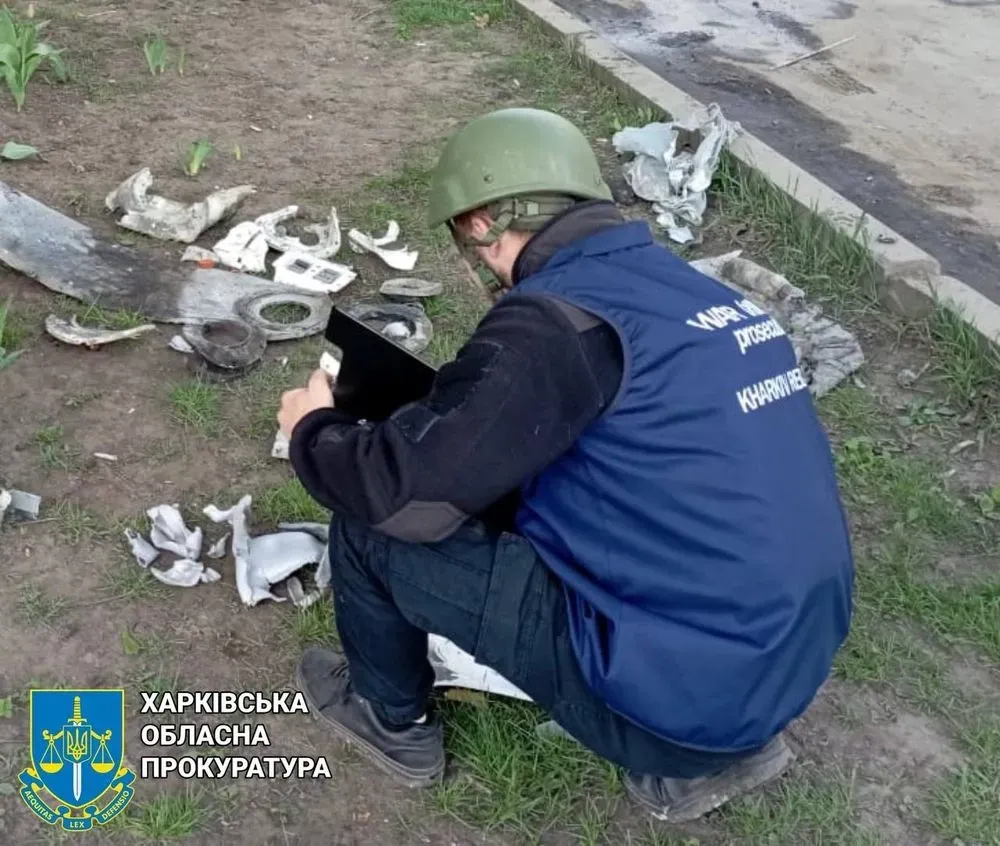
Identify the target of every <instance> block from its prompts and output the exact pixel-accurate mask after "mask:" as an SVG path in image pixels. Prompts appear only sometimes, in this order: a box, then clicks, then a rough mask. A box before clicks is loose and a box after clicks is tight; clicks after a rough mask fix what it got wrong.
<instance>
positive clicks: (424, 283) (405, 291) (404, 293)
mask: <svg viewBox="0 0 1000 846" xmlns="http://www.w3.org/2000/svg"><path fill="white" fill-rule="evenodd" d="M378 290H379V293H380V294H382V295H383V296H385V297H398V298H399V299H404V300H409V299H421V298H424V297H437V296H440V295H441V293H442V292H443V291H444V285H442V284H441V283H440V282H431V281H429V280H427V279H417V278H414V277H410V276H401V277H399V278H398V279H387V280H386V281H385V282H383V283H382V286H381V287H380V288H379V289H378Z"/></svg>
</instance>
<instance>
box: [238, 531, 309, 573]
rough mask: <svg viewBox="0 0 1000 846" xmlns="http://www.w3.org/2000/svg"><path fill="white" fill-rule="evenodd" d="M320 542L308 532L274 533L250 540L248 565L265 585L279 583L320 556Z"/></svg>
mask: <svg viewBox="0 0 1000 846" xmlns="http://www.w3.org/2000/svg"><path fill="white" fill-rule="evenodd" d="M323 548H324V547H323V543H322V542H321V541H319V540H317V539H316V538H315V537H313V536H312V535H311V534H309V532H275V533H273V534H269V535H260V536H258V537H255V538H251V539H250V568H251V569H252V570H253V571H254V573H258V574H260V575H261V576H262V577H263V578H264V579H265V580H266V581H267V583H268V584H269V585H276V584H277V583H278V582H283V581H284V580H285V579H287V578H288V577H289V576H290V575H292V573H295V572H297V571H298V570H301V569H302V568H303V567H305V566H306V564H316V563H317V562H318V561H319V560H320V558H322V557H323Z"/></svg>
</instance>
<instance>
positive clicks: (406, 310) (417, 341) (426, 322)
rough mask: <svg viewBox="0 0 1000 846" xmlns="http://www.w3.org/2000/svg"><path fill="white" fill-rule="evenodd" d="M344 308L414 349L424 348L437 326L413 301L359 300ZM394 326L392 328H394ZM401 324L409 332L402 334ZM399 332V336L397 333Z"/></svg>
mask: <svg viewBox="0 0 1000 846" xmlns="http://www.w3.org/2000/svg"><path fill="white" fill-rule="evenodd" d="M344 312H345V313H346V314H348V315H350V316H351V317H353V318H354V319H355V320H360V321H361V322H362V323H365V324H367V325H369V326H371V327H372V328H373V329H375V330H376V331H378V332H381V333H382V334H385V335H386V336H387V337H392V338H393V340H397V341H398V343H399V344H400V346H402V347H405V348H406V349H408V350H409V351H410V352H412V353H420V352H423V351H424V350H425V349H426V348H427V345H428V344H429V343H430V342H431V336H432V335H433V334H434V326H433V324H432V323H431V321H430V319H429V318H428V317H427V315H426V314H425V313H424V310H423V309H422V308H421V307H420V306H419V305H413V304H409V303H355V304H354V305H350V306H347V308H345V309H344ZM390 327H391V328H390ZM401 328H405V329H406V330H407V331H408V333H409V335H408V336H407V337H402V332H401V331H400V330H401ZM394 335H395V337H394Z"/></svg>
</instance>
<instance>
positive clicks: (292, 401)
mask: <svg viewBox="0 0 1000 846" xmlns="http://www.w3.org/2000/svg"><path fill="white" fill-rule="evenodd" d="M317 408H333V390H332V389H331V387H330V377H329V376H328V375H327V374H326V373H324V372H323V371H322V370H315V371H313V374H312V376H310V377H309V382H308V383H307V384H306V386H305V387H304V388H296V389H295V390H294V391H286V392H285V393H284V394H282V396H281V409H280V410H279V411H278V425H279V426H280V427H281V431H282V432H283V433H284V435H285V437H287V438H291V436H292V430H294V429H295V426H296V424H297V423H298V422H299V421H300V420H301V419H302V418H303V417H305V416H306V415H307V414H308V413H309V412H310V411H315V410H316V409H317Z"/></svg>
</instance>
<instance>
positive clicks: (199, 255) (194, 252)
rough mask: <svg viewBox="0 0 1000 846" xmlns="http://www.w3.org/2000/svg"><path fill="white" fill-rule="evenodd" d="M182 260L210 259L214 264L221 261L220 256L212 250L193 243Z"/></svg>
mask: <svg viewBox="0 0 1000 846" xmlns="http://www.w3.org/2000/svg"><path fill="white" fill-rule="evenodd" d="M181 261H210V262H212V263H213V264H218V263H219V257H218V256H217V255H216V254H215V253H213V252H212V251H211V250H206V249H205V248H204V247H199V246H197V245H196V244H192V245H191V246H190V247H188V248H187V249H186V250H185V251H184V254H183V255H182V256H181Z"/></svg>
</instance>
